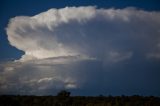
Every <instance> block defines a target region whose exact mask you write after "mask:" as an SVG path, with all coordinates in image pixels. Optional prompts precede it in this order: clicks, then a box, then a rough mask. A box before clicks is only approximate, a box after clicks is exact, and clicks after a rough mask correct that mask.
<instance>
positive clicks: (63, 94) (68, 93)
mask: <svg viewBox="0 0 160 106" xmlns="http://www.w3.org/2000/svg"><path fill="white" fill-rule="evenodd" d="M57 96H58V97H69V96H70V92H68V91H66V90H62V91H60V92H59V93H58V94H57Z"/></svg>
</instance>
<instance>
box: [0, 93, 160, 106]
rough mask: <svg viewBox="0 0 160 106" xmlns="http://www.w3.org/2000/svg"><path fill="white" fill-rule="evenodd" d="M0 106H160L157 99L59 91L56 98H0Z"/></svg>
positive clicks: (7, 96) (8, 96)
mask: <svg viewBox="0 0 160 106" xmlns="http://www.w3.org/2000/svg"><path fill="white" fill-rule="evenodd" d="M0 106H160V98H159V97H153V96H150V97H142V96H138V95H134V96H115V97H112V96H108V97H105V96H102V95H100V96H97V97H91V96H88V97H86V96H70V92H67V91H65V90H64V91H61V92H59V93H58V94H57V96H13V95H2V96H0Z"/></svg>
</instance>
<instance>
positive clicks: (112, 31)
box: [0, 6, 160, 95]
mask: <svg viewBox="0 0 160 106" xmlns="http://www.w3.org/2000/svg"><path fill="white" fill-rule="evenodd" d="M6 31H7V36H8V41H9V43H10V44H11V45H12V46H14V47H16V48H17V49H19V50H22V51H23V52H24V55H22V56H21V58H20V59H18V60H17V59H16V60H15V61H12V62H7V63H3V64H1V70H2V71H1V72H0V73H1V74H0V85H1V86H0V91H1V92H0V93H1V94H3V93H15V94H40V95H41V94H42V95H43V94H50V93H53V94H54V92H56V91H57V90H60V89H79V90H81V91H84V92H85V91H87V90H86V89H88V90H89V89H90V91H93V92H95V91H97V89H98V90H99V92H98V93H101V92H102V93H107V92H105V91H106V90H107V91H108V92H109V91H110V92H111V93H112V92H114V93H115V91H116V92H122V93H126V94H134V93H138V92H140V91H141V90H142V91H143V90H144V89H145V90H146V92H149V93H148V94H150V93H154V91H158V88H159V89H160V86H158V85H157V84H158V82H156V81H158V80H157V79H158V76H156V74H154V75H151V76H145V75H144V74H145V73H150V72H153V73H160V72H158V71H157V70H158V69H160V68H159V67H158V66H157V65H155V64H158V62H157V61H159V59H160V13H159V12H154V11H152V12H151V11H150V12H149V11H144V10H138V9H136V8H132V7H128V8H124V9H114V8H110V9H103V8H101V9H97V8H96V7H95V6H87V7H65V8H61V9H55V8H53V9H50V10H48V11H46V12H42V13H40V14H37V15H35V16H17V17H14V18H12V19H10V22H9V24H8V27H7V28H6ZM136 67H137V68H136ZM155 67H157V68H155ZM146 69H148V70H146ZM137 70H138V71H137ZM132 75H133V76H132ZM135 76H136V78H135ZM153 78H155V79H153ZM156 78H157V79H156ZM126 79H127V80H128V82H127V81H125V80H126ZM117 81H118V82H117ZM142 83H143V85H142ZM135 85H136V86H138V88H135ZM151 85H152V87H151ZM95 86H96V87H95ZM120 86H123V87H122V88H119V87H120ZM146 87H150V88H146ZM111 88H113V89H112V90H111ZM118 88H119V89H118ZM117 89H118V90H117ZM128 89H130V90H128ZM153 89H154V91H153ZM152 91H153V92H152ZM158 92H159V93H160V91H158ZM114 93H113V94H114ZM146 94H147V93H146Z"/></svg>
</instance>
